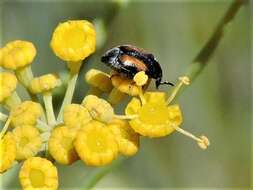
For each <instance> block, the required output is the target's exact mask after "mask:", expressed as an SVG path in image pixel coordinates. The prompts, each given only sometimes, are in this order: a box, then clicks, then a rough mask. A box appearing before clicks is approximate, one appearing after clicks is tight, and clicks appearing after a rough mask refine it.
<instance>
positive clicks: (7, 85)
mask: <svg viewBox="0 0 253 190" xmlns="http://www.w3.org/2000/svg"><path fill="white" fill-rule="evenodd" d="M16 86H17V78H16V76H15V75H14V74H12V73H8V72H2V73H0V102H2V101H4V100H5V99H6V98H8V97H9V96H10V95H11V94H12V92H13V91H14V90H15V89H16Z"/></svg>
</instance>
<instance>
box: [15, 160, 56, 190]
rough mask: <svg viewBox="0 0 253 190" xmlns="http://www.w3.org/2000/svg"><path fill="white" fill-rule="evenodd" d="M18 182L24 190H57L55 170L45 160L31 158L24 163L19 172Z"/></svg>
mask: <svg viewBox="0 0 253 190" xmlns="http://www.w3.org/2000/svg"><path fill="white" fill-rule="evenodd" d="M19 181H20V183H21V186H22V189H24V190H32V189H34V190H35V189H41V190H42V189H47V190H56V189H57V188H58V174H57V169H56V167H55V166H54V165H53V164H52V163H51V162H50V161H49V160H47V159H45V158H40V157H31V158H28V159H27V160H26V161H24V164H23V165H22V167H21V169H20V172H19Z"/></svg>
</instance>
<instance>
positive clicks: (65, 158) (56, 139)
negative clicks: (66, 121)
mask: <svg viewBox="0 0 253 190" xmlns="http://www.w3.org/2000/svg"><path fill="white" fill-rule="evenodd" d="M76 133H77V131H76V130H73V129H70V128H69V127H68V126H59V127H56V128H55V129H54V130H53V132H52V134H51V136H50V138H49V141H48V146H49V152H50V154H51V155H52V157H53V158H54V159H55V160H56V161H57V162H59V163H61V164H71V163H73V162H74V161H76V160H77V159H78V155H77V153H76V151H75V148H74V145H73V141H74V139H75V137H76Z"/></svg>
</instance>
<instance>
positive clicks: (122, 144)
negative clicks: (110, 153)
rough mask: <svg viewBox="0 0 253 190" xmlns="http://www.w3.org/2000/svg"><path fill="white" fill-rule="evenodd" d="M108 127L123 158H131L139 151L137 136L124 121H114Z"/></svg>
mask: <svg viewBox="0 0 253 190" xmlns="http://www.w3.org/2000/svg"><path fill="white" fill-rule="evenodd" d="M108 127H109V128H110V129H111V131H112V132H113V134H114V136H115V137H116V140H117V142H118V145H119V152H120V153H121V154H123V155H125V156H133V155H134V154H136V152H137V151H138V149H139V134H137V133H136V132H135V131H134V130H133V129H132V128H131V126H130V125H129V123H128V122H127V121H126V120H120V119H114V120H113V121H112V122H111V123H110V124H109V125H108Z"/></svg>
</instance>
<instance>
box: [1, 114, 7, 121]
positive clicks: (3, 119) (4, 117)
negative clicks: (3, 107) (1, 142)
mask: <svg viewBox="0 0 253 190" xmlns="http://www.w3.org/2000/svg"><path fill="white" fill-rule="evenodd" d="M7 118H8V115H6V114H4V113H1V112H0V121H3V122H5V121H6V120H7Z"/></svg>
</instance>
